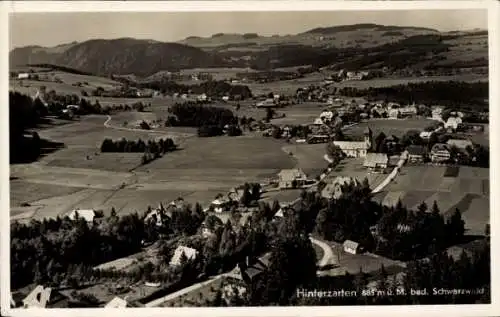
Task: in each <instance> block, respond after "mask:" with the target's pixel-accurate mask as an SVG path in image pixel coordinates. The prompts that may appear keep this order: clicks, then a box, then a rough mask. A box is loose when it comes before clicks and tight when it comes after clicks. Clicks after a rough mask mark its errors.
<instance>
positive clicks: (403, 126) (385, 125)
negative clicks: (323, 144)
mask: <svg viewBox="0 0 500 317" xmlns="http://www.w3.org/2000/svg"><path fill="white" fill-rule="evenodd" d="M435 123H436V121H434V120H430V119H425V118H415V119H413V118H412V119H404V120H392V119H370V120H366V121H363V122H361V123H359V124H357V125H354V126H352V127H350V128H348V129H345V130H344V134H345V135H348V136H353V137H362V136H363V134H364V131H365V129H366V128H367V127H369V128H370V129H371V130H372V132H373V136H374V137H377V135H378V134H379V133H380V132H384V134H385V135H386V136H390V135H395V136H397V137H401V136H402V135H404V134H405V133H406V132H408V131H409V130H418V131H422V130H424V129H425V128H427V127H428V126H431V125H433V124H435Z"/></svg>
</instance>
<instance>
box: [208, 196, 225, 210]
mask: <svg viewBox="0 0 500 317" xmlns="http://www.w3.org/2000/svg"><path fill="white" fill-rule="evenodd" d="M230 205H231V200H229V199H226V198H225V197H220V198H216V199H214V200H213V201H212V202H211V203H210V206H209V207H208V208H207V210H205V211H208V210H213V211H215V212H223V211H226V210H227V209H228V208H229V206H230Z"/></svg>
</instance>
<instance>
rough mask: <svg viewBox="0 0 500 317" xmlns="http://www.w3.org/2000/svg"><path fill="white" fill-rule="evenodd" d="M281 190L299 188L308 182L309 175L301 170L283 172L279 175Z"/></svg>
mask: <svg viewBox="0 0 500 317" xmlns="http://www.w3.org/2000/svg"><path fill="white" fill-rule="evenodd" d="M278 177H279V188H281V189H286V188H297V187H300V186H302V185H304V184H305V183H306V182H307V175H306V174H305V173H304V171H302V170H301V169H299V168H295V169H287V170H281V172H279V174H278Z"/></svg>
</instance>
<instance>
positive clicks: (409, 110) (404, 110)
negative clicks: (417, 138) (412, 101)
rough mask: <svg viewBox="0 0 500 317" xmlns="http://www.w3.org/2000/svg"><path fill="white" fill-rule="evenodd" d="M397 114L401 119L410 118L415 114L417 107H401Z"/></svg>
mask: <svg viewBox="0 0 500 317" xmlns="http://www.w3.org/2000/svg"><path fill="white" fill-rule="evenodd" d="M399 113H400V115H401V116H402V117H411V116H414V115H416V114H417V107H416V106H415V105H411V106H406V107H401V108H399Z"/></svg>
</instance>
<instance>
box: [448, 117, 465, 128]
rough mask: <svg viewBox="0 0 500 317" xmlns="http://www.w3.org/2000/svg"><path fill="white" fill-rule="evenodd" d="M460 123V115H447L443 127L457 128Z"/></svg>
mask: <svg viewBox="0 0 500 317" xmlns="http://www.w3.org/2000/svg"><path fill="white" fill-rule="evenodd" d="M461 124H462V119H460V117H449V118H448V121H446V123H445V124H444V127H445V129H447V130H453V131H454V130H457V129H458V127H459V126H460V125H461Z"/></svg>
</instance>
